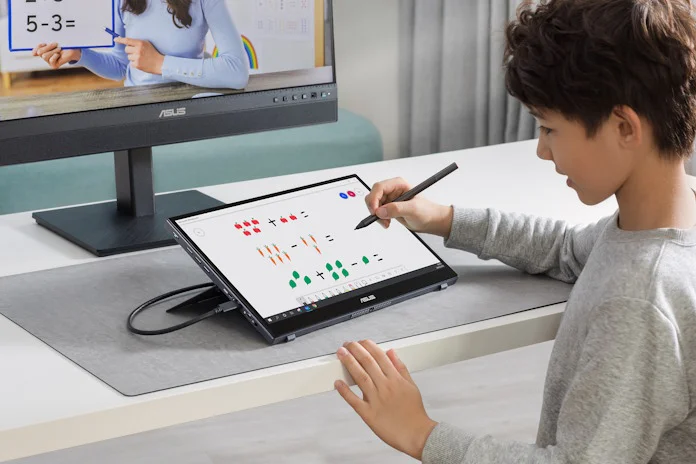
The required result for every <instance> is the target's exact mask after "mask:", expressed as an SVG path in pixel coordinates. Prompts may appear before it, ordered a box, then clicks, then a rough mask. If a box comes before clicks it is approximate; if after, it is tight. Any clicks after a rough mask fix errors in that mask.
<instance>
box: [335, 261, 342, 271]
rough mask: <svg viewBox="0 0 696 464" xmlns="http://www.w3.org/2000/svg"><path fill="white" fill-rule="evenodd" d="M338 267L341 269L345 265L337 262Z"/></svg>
mask: <svg viewBox="0 0 696 464" xmlns="http://www.w3.org/2000/svg"><path fill="white" fill-rule="evenodd" d="M336 267H337V268H339V269H341V268H342V267H343V264H341V262H340V261H336Z"/></svg>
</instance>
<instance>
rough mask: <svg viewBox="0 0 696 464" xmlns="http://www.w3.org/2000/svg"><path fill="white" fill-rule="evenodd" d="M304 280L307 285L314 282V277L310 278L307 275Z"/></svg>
mask: <svg viewBox="0 0 696 464" xmlns="http://www.w3.org/2000/svg"><path fill="white" fill-rule="evenodd" d="M304 281H305V283H306V284H307V285H309V284H311V283H312V279H310V278H309V277H308V276H305V278H304Z"/></svg>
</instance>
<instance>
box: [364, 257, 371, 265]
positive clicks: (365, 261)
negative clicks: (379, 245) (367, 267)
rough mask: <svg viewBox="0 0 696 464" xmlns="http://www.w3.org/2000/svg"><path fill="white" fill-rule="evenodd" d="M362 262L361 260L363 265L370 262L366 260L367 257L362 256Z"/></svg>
mask: <svg viewBox="0 0 696 464" xmlns="http://www.w3.org/2000/svg"><path fill="white" fill-rule="evenodd" d="M362 260H363V263H365V264H367V263H369V262H370V260H369V259H367V256H363V259H362Z"/></svg>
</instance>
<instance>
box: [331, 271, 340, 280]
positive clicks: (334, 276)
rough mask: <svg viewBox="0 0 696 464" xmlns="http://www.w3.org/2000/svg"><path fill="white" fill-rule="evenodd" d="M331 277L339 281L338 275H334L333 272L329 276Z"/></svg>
mask: <svg viewBox="0 0 696 464" xmlns="http://www.w3.org/2000/svg"><path fill="white" fill-rule="evenodd" d="M331 275H332V276H333V278H334V280H338V279H339V277H338V274H336V273H335V272H334V273H333V274H331Z"/></svg>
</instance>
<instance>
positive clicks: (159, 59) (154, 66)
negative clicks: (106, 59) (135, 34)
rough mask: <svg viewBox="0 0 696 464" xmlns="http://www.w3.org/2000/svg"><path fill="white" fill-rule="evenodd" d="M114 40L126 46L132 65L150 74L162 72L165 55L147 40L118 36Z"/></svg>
mask: <svg viewBox="0 0 696 464" xmlns="http://www.w3.org/2000/svg"><path fill="white" fill-rule="evenodd" d="M114 42H116V43H120V44H122V45H125V46H126V54H128V61H130V63H131V66H133V67H134V68H135V69H139V70H140V71H144V72H146V73H150V74H160V75H161V74H162V65H163V64H164V55H162V54H161V53H160V52H158V51H157V49H156V48H155V47H154V45H152V44H151V43H150V42H148V41H147V40H137V39H128V38H126V37H117V38H116V39H114Z"/></svg>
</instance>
